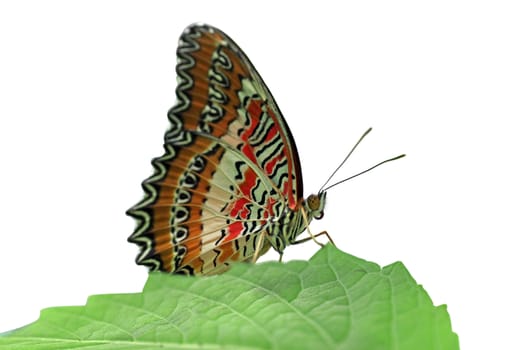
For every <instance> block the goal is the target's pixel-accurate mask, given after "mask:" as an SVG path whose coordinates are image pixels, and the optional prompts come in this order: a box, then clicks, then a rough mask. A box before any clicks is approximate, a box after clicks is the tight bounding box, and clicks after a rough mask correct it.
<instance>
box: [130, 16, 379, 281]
mask: <svg viewBox="0 0 511 350" xmlns="http://www.w3.org/2000/svg"><path fill="white" fill-rule="evenodd" d="M177 57H178V63H177V68H176V72H177V76H178V86H177V89H176V95H177V103H176V105H175V106H174V107H173V108H172V109H171V110H170V111H169V113H168V119H169V121H170V129H169V130H168V131H167V132H166V134H165V144H164V148H165V154H164V155H163V156H161V157H158V158H155V159H153V161H152V165H153V167H154V174H153V175H152V176H151V177H149V178H148V179H146V180H145V181H144V182H143V183H142V187H143V189H144V192H145V197H144V199H143V200H142V201H140V202H139V203H138V204H137V205H135V206H133V207H132V208H131V209H129V210H128V212H127V213H128V214H129V215H130V216H132V217H134V218H135V219H136V221H137V225H136V229H135V231H134V233H133V234H132V235H131V236H130V237H129V239H128V240H129V241H130V242H132V243H136V244H137V245H139V246H140V248H141V251H140V253H139V255H138V257H137V260H136V261H137V263H138V264H140V265H145V266H148V267H149V268H150V269H151V270H162V271H167V272H171V273H182V274H215V273H220V272H223V271H225V270H226V269H227V268H228V267H229V265H230V264H231V263H232V262H235V261H250V260H254V261H255V260H256V259H257V258H258V257H259V256H261V255H262V254H264V253H266V252H267V251H268V250H269V249H270V248H273V249H274V250H276V251H277V252H279V253H280V254H281V255H282V253H283V251H284V249H285V248H286V246H288V245H290V244H294V243H297V242H298V241H297V239H296V238H297V236H298V235H299V234H300V233H302V232H303V231H305V229H306V228H308V225H309V223H310V222H311V221H312V219H313V218H316V219H320V218H321V217H322V216H323V209H324V207H325V198H326V189H325V190H320V191H319V192H318V194H313V195H310V196H309V197H308V198H307V199H305V200H304V198H303V191H302V190H303V189H302V174H301V168H300V160H299V157H298V152H297V149H296V145H295V142H294V140H293V135H292V134H291V131H290V130H289V127H288V125H287V123H286V121H285V120H284V118H283V116H282V114H281V112H280V110H279V108H278V106H277V104H276V102H275V100H274V99H273V97H272V95H271V93H270V91H269V90H268V88H267V87H266V85H265V83H264V82H263V80H262V78H261V76H260V75H259V73H258V72H257V71H256V69H255V68H254V66H253V65H252V63H251V62H250V61H249V59H248V58H247V56H246V55H245V54H244V53H243V51H242V50H241V49H240V48H239V47H238V45H236V43H235V42H234V41H233V40H232V39H231V38H229V37H228V36H227V35H226V34H224V33H223V32H222V31H220V30H218V29H216V28H214V27H211V26H208V25H198V24H197V25H192V26H190V27H188V28H187V29H186V30H185V31H184V32H183V34H182V35H181V38H180V40H179V47H178V49H177ZM357 144H358V143H357ZM350 154H351V152H350ZM382 163H383V162H382ZM334 185H335V184H334ZM329 187H331V186H329ZM329 187H328V188H329ZM302 241H303V240H302ZM254 255H256V256H254Z"/></svg>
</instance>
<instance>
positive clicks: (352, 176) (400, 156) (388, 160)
mask: <svg viewBox="0 0 511 350" xmlns="http://www.w3.org/2000/svg"><path fill="white" fill-rule="evenodd" d="M405 155H406V154H401V155H399V156H397V157H393V158H389V159H386V160H384V161H383V162H379V163H378V164H375V165H373V166H372V167H370V168H367V169H366V170H364V171H361V172H359V173H358V174H355V175H351V176H350V177H347V178H345V179H344V180H341V181H339V182H336V183H334V184H333V185H330V186H328V187H327V188H325V189H323V191H327V190H328V189H330V188H332V187H334V186H337V185H339V184H341V183H343V182H345V181H348V180H351V179H353V178H354V177H357V176H359V175H362V174H365V173H367V172H368V171H371V170H373V169H374V168H377V167H379V166H380V165H382V164H385V163H388V162H392V161H393V160H397V159H399V158H403V157H404V156H405Z"/></svg>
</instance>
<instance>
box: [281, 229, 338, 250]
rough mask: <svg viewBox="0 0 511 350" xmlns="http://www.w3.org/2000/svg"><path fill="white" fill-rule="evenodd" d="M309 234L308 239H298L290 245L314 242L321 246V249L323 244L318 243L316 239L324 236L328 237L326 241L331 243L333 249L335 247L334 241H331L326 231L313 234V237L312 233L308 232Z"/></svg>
mask: <svg viewBox="0 0 511 350" xmlns="http://www.w3.org/2000/svg"><path fill="white" fill-rule="evenodd" d="M309 234H310V236H309V237H306V238H302V239H299V240H297V241H294V242H293V243H291V244H293V245H294V244H300V243H304V242H307V241H310V240H313V241H314V242H316V243H317V244H319V245H320V246H322V247H323V246H324V244H323V243H321V242H319V241H318V240H317V239H316V238H318V237H319V236H322V235H325V236H327V237H328V240H329V241H330V243H332V244H333V245H334V247H335V243H334V241H333V239H332V237H330V235H329V234H328V232H327V231H321V232H320V233H317V234H315V235H313V234H312V233H310V232H309Z"/></svg>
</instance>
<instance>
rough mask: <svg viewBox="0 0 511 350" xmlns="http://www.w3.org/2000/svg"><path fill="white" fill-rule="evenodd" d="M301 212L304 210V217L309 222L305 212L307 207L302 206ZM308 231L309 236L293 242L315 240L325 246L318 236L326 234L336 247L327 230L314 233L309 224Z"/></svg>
mask: <svg viewBox="0 0 511 350" xmlns="http://www.w3.org/2000/svg"><path fill="white" fill-rule="evenodd" d="M301 212H302V216H303V219H304V220H305V222H307V221H308V220H307V215H306V214H305V209H304V208H303V207H301ZM307 233H308V234H309V237H307V238H303V239H299V240H297V241H294V242H293V243H291V244H300V243H303V242H307V241H310V240H313V241H314V242H315V243H316V244H318V245H319V246H321V247H323V246H324V244H323V243H321V242H320V241H318V240H317V239H316V238H317V237H319V236H321V235H326V236H327V237H328V240H329V241H330V243H332V244H333V245H334V247H335V243H334V240H333V239H332V237H330V235H329V234H328V232H327V231H322V232H320V233H317V234H313V233H312V232H311V230H310V227H309V224H307Z"/></svg>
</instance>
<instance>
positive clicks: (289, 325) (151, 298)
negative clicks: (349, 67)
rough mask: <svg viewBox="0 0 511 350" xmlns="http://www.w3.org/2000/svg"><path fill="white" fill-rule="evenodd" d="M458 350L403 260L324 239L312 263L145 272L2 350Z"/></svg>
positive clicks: (17, 333) (55, 312)
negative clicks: (133, 290)
mask: <svg viewBox="0 0 511 350" xmlns="http://www.w3.org/2000/svg"><path fill="white" fill-rule="evenodd" d="M76 348H87V350H98V349H160V350H161V349H196V348H201V349H322V350H325V349H414V350H415V349H428V350H430V349H459V345H458V337H457V335H456V334H455V333H453V332H452V330H451V325H450V320H449V315H448V313H447V310H446V307H445V306H440V307H435V306H433V304H432V302H431V300H430V298H429V296H428V295H427V293H426V292H425V291H424V289H423V288H422V287H421V286H418V285H417V284H416V282H415V281H414V280H413V278H412V277H411V276H410V274H409V273H408V271H407V270H406V268H405V267H404V266H403V264H401V263H394V264H392V265H389V266H386V267H384V268H383V269H381V268H380V267H379V266H378V265H376V264H374V263H371V262H367V261H364V260H361V259H358V258H356V257H353V256H351V255H348V254H346V253H343V252H341V251H339V250H338V249H337V248H335V247H333V246H331V245H327V246H325V247H324V248H323V249H321V250H320V251H319V252H318V253H317V254H316V255H315V256H313V257H312V258H311V259H310V261H308V262H306V261H292V262H289V263H286V264H282V263H277V262H269V263H262V264H257V265H251V264H238V265H235V266H234V267H233V268H232V269H231V270H230V271H228V272H227V273H224V274H222V275H219V276H213V277H184V276H175V275H168V274H163V273H151V274H150V276H149V279H148V281H147V283H146V286H145V288H144V291H143V292H142V293H137V294H111V295H97V296H91V297H90V298H89V299H88V301H87V304H86V305H85V306H78V307H57V308H50V309H45V310H43V311H42V312H41V317H40V318H39V320H38V321H36V322H35V323H33V324H30V325H28V326H26V327H23V328H20V329H18V330H14V331H12V332H9V333H5V334H3V335H2V336H0V349H11V350H17V349H31V350H39V349H76Z"/></svg>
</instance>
